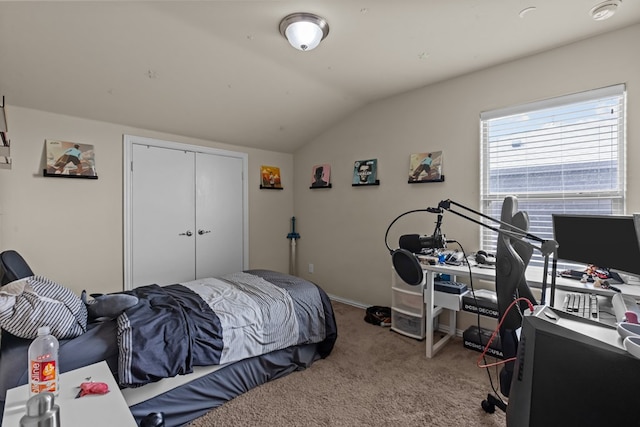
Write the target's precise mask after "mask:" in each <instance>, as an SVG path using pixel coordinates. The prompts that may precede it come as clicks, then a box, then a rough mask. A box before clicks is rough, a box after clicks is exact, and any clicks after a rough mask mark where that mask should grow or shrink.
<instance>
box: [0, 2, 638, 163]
mask: <svg viewBox="0 0 640 427" xmlns="http://www.w3.org/2000/svg"><path fill="white" fill-rule="evenodd" d="M600 2H601V0H561V1H559V0H415V1H407V0H359V1H356V0H334V1H323V0H315V1H305V0H283V1H271V0H260V1H249V0H246V1H244V0H229V1H193V2H190V1H138V2H130V1H103V2H100V1H70V2H61V1H41V2H39V1H15V2H11V1H3V0H0V95H4V96H5V103H6V104H7V105H9V106H11V105H14V106H20V107H26V108H33V109H37V110H43V111H51V112H55V113H60V114H66V115H71V116H77V117H83V118H88V119H95V120H100V121H106V122H112V123H118V124H123V125H129V126H134V127H138V128H144V129H152V130H156V131H161V132H166V133H171V134H177V135H184V136H189V137H194V138H201V139H206V140H212V141H217V142H223V143H228V144H234V145H243V146H248V147H255V148H263V149H267V150H274V151H281V152H294V151H295V150H296V149H297V148H299V147H300V146H302V145H304V144H306V143H308V142H309V141H312V140H313V139H314V138H315V137H317V136H318V135H319V134H321V133H322V132H323V131H324V130H326V129H327V128H329V127H331V126H332V125H334V124H336V123H338V122H339V121H341V120H343V119H344V118H345V117H346V116H348V115H349V114H351V113H352V112H354V111H356V110H358V109H359V108H361V107H363V106H364V105H366V104H368V103H371V102H373V101H376V100H379V99H383V98H386V97H389V96H392V95H395V94H398V93H402V92H406V91H410V90H413V89H416V88H419V87H422V86H426V85H429V84H432V83H435V82H438V81H442V80H445V79H449V78H452V77H455V76H459V75H462V74H466V73H469V72H473V71H475V70H479V69H482V68H486V67H490V66H492V65H496V64H499V63H502V62H506V61H511V60H514V59H517V58H521V57H524V56H528V55H531V54H535V53H537V52H541V51H544V50H547V49H551V48H554V47H558V46H562V45H565V44H568V43H571V42H575V41H578V40H581V39H585V38H588V37H591V36H595V35H598V34H602V33H605V32H609V31H612V30H615V29H619V28H622V27H626V26H629V25H632V24H635V23H638V22H640V1H638V0H624V2H622V3H621V5H620V6H619V7H618V11H617V13H616V14H615V15H614V16H613V17H611V18H609V19H607V20H603V21H596V20H594V19H592V17H591V14H590V10H591V8H592V7H593V6H594V5H596V4H598V3H600ZM531 7H534V8H535V9H530V10H529V11H525V9H528V8H531ZM292 12H312V13H316V14H318V15H320V16H322V17H324V18H325V19H326V20H327V21H328V22H329V26H330V31H329V35H328V37H327V38H326V39H325V40H324V41H323V42H322V43H321V44H320V46H319V47H318V48H317V49H315V50H313V51H309V52H301V51H298V50H295V49H293V48H292V47H290V46H289V44H288V43H287V41H286V40H285V39H284V38H283V37H282V36H281V35H280V33H279V31H278V25H279V22H280V20H281V19H282V18H283V17H285V16H286V15H288V14H290V13H292ZM7 114H8V120H9V131H10V126H11V123H10V109H8V112H7Z"/></svg>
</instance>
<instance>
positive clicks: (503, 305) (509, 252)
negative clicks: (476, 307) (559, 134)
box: [482, 196, 537, 413]
mask: <svg viewBox="0 0 640 427" xmlns="http://www.w3.org/2000/svg"><path fill="white" fill-rule="evenodd" d="M500 221H502V222H504V223H507V224H511V225H513V226H514V227H517V228H519V229H520V230H524V231H525V232H527V231H528V230H529V216H528V215H527V213H526V212H524V211H518V199H516V198H515V197H513V196H507V197H505V199H504V202H503V204H502V212H501V217H500ZM500 228H501V229H505V230H510V228H509V227H508V226H504V225H501V226H500ZM532 255H533V248H532V247H531V246H530V245H528V244H526V243H525V242H524V241H522V239H520V238H516V237H512V236H509V235H507V234H502V233H500V234H499V235H498V244H497V249H496V297H497V299H498V314H499V317H500V319H502V317H503V316H505V312H506V310H507V308H508V307H509V306H510V305H511V303H513V301H514V300H515V299H516V298H518V297H521V298H526V299H528V300H529V301H530V302H531V304H533V305H536V304H537V303H536V299H535V297H534V296H533V293H532V292H531V289H530V288H529V285H528V284H527V281H526V279H525V270H526V268H527V265H528V264H529V261H530V260H531V256H532ZM518 307H519V309H518V310H516V309H512V310H511V311H510V312H509V313H507V314H506V317H505V319H504V321H503V323H502V326H501V327H500V331H499V332H500V343H501V346H502V353H503V355H504V358H505V359H510V358H512V357H514V356H515V355H516V354H517V351H518V338H517V335H516V330H517V329H518V328H520V326H521V324H522V314H521V313H523V312H524V311H525V310H527V309H528V305H527V303H526V302H524V301H521V302H519V306H518ZM514 365H515V361H511V362H507V363H506V364H505V365H504V367H503V368H502V370H501V371H500V392H501V393H502V394H503V395H504V396H506V397H509V390H510V388H511V379H512V378H513V369H514ZM495 406H498V407H499V408H500V409H502V410H503V411H506V405H505V404H504V403H503V402H502V401H501V400H500V399H498V398H497V397H495V396H493V395H489V396H487V400H485V401H483V402H482V407H483V409H484V410H485V411H486V412H490V413H491V412H494V410H495Z"/></svg>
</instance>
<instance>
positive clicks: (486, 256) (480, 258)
mask: <svg viewBox="0 0 640 427" xmlns="http://www.w3.org/2000/svg"><path fill="white" fill-rule="evenodd" d="M476 262H477V263H478V264H485V265H496V256H495V255H493V254H490V253H487V252H485V251H482V250H480V251H478V252H476Z"/></svg>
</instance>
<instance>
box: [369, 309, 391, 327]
mask: <svg viewBox="0 0 640 427" xmlns="http://www.w3.org/2000/svg"><path fill="white" fill-rule="evenodd" d="M364 321H365V322H367V323H371V324H372V325H377V326H391V308H389V307H381V306H379V305H374V306H371V307H369V308H367V312H366V314H365V316H364Z"/></svg>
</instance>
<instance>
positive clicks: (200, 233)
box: [198, 230, 211, 236]
mask: <svg viewBox="0 0 640 427" xmlns="http://www.w3.org/2000/svg"><path fill="white" fill-rule="evenodd" d="M207 233H211V230H198V234H199V235H201V236H202V235H203V234H207Z"/></svg>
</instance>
